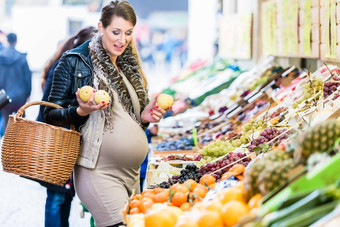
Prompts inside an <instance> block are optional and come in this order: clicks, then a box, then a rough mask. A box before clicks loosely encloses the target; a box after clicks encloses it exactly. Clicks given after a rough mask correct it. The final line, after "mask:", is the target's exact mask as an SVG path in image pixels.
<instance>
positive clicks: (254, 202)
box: [248, 193, 262, 210]
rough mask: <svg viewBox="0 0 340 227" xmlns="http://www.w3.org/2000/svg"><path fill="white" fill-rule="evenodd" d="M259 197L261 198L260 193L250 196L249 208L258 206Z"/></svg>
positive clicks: (259, 202) (259, 203)
mask: <svg viewBox="0 0 340 227" xmlns="http://www.w3.org/2000/svg"><path fill="white" fill-rule="evenodd" d="M261 199H262V195H261V194H260V193H258V194H256V195H254V196H253V197H251V198H250V199H249V201H248V207H249V209H250V210H251V209H253V208H258V207H260V205H261Z"/></svg>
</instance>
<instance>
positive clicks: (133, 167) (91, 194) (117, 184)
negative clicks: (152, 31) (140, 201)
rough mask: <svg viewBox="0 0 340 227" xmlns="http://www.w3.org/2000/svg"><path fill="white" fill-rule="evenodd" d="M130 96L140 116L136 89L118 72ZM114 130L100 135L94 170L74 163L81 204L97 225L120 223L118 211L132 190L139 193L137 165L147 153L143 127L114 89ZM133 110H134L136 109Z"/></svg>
mask: <svg viewBox="0 0 340 227" xmlns="http://www.w3.org/2000/svg"><path fill="white" fill-rule="evenodd" d="M122 76H123V78H124V82H125V84H126V86H127V88H128V90H129V93H130V96H131V98H132V102H133V107H134V110H135V113H136V114H137V115H138V116H137V118H138V119H140V114H139V113H140V111H139V109H140V106H139V101H138V97H137V94H136V92H135V91H134V89H133V87H132V85H131V84H130V82H129V81H128V80H127V79H126V78H125V76H124V75H122ZM114 100H115V102H114V105H113V107H112V109H113V113H114V123H113V126H114V129H113V131H110V130H107V131H106V132H105V133H104V135H103V143H102V145H101V149H100V153H99V157H98V162H97V165H96V168H95V169H87V168H84V167H82V166H79V165H76V166H75V168H74V181H75V189H76V192H77V195H78V197H79V198H80V200H81V201H82V203H83V204H84V206H85V207H86V208H87V209H88V210H89V211H90V213H91V215H92V216H93V217H94V219H95V223H96V226H97V227H102V226H110V225H114V224H117V223H119V222H122V221H123V219H122V216H121V211H122V210H123V208H124V206H125V204H126V203H127V202H128V199H129V196H130V195H131V193H132V190H133V189H135V190H136V193H139V191H140V189H139V171H140V165H141V164H142V162H143V161H144V159H145V156H146V153H147V152H148V142H147V139H146V135H145V132H144V130H143V129H142V128H141V127H140V126H139V125H138V124H137V123H136V122H135V121H134V120H133V119H132V118H131V117H130V115H129V114H128V113H127V112H126V111H124V110H123V107H122V105H121V103H120V102H119V99H118V95H117V93H116V92H114ZM136 110H137V111H136Z"/></svg>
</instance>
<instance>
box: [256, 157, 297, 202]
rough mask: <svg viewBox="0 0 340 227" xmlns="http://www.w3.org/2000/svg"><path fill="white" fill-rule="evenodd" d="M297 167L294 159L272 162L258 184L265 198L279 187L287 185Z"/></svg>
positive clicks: (260, 176) (263, 172) (260, 175)
mask: <svg viewBox="0 0 340 227" xmlns="http://www.w3.org/2000/svg"><path fill="white" fill-rule="evenodd" d="M295 165H296V163H295V161H294V159H287V160H284V161H278V162H272V163H271V165H268V166H267V167H266V168H265V169H263V170H262V171H261V173H260V174H259V177H258V179H257V182H256V183H257V185H258V189H259V191H260V193H261V194H262V195H263V196H265V195H267V194H268V193H269V192H271V191H272V190H274V189H275V188H277V187H278V186H282V185H284V184H286V183H287V182H288V179H289V177H290V172H291V170H292V169H294V167H295Z"/></svg>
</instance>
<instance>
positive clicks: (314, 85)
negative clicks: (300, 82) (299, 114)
mask: <svg viewBox="0 0 340 227" xmlns="http://www.w3.org/2000/svg"><path fill="white" fill-rule="evenodd" d="M323 85H324V82H323V81H322V79H320V78H316V79H310V80H308V81H307V83H306V84H305V85H304V86H303V90H302V94H303V97H302V98H300V99H299V100H297V101H296V102H294V104H293V108H294V109H295V108H297V107H298V105H299V104H301V103H302V102H304V101H305V100H307V99H309V98H313V97H314V96H315V97H314V98H315V99H316V100H318V99H319V98H320V97H321V95H322V92H320V91H322V89H323Z"/></svg>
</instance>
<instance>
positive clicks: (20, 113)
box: [15, 101, 63, 117]
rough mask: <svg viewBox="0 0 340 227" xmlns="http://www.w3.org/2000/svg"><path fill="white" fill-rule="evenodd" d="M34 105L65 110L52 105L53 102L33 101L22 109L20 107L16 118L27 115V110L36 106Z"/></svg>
mask: <svg viewBox="0 0 340 227" xmlns="http://www.w3.org/2000/svg"><path fill="white" fill-rule="evenodd" d="M34 105H43V106H50V107H54V108H59V109H60V108H63V107H61V106H59V105H57V104H55V103H51V102H45V101H33V102H28V103H26V104H25V105H23V106H22V107H20V109H19V110H18V111H17V113H16V114H15V117H22V116H23V115H24V114H25V110H26V109H27V108H28V107H30V106H34Z"/></svg>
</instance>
